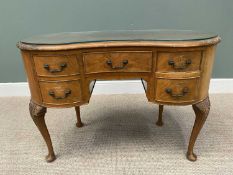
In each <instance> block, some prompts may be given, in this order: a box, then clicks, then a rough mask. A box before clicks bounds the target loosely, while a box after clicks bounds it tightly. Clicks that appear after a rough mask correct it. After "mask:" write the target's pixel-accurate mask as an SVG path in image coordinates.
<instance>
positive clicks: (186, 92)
mask: <svg viewBox="0 0 233 175" xmlns="http://www.w3.org/2000/svg"><path fill="white" fill-rule="evenodd" d="M198 86H199V78H193V79H180V80H177V79H169V80H168V79H158V80H157V86H156V101H160V102H171V103H186V102H192V101H195V100H196V99H197V95H198Z"/></svg>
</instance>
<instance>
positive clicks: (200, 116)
mask: <svg viewBox="0 0 233 175" xmlns="http://www.w3.org/2000/svg"><path fill="white" fill-rule="evenodd" d="M193 110H194V112H195V115H196V119H195V123H194V125H193V130H192V133H191V136H190V140H189V146H188V152H187V159H188V160H190V161H196V160H197V156H196V155H195V154H194V153H193V147H194V144H195V142H196V139H197V136H198V134H199V132H200V130H201V128H202V126H203V125H204V123H205V121H206V119H207V116H208V114H209V111H210V101H209V97H207V98H206V99H205V100H203V101H202V102H200V103H197V104H194V105H193Z"/></svg>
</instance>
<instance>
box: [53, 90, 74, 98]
mask: <svg viewBox="0 0 233 175" xmlns="http://www.w3.org/2000/svg"><path fill="white" fill-rule="evenodd" d="M70 94H71V90H70V89H66V90H65V91H64V95H63V96H56V94H55V92H54V91H53V90H49V95H50V96H51V97H53V98H54V99H56V100H61V99H65V98H67V97H68V96H69V95H70Z"/></svg>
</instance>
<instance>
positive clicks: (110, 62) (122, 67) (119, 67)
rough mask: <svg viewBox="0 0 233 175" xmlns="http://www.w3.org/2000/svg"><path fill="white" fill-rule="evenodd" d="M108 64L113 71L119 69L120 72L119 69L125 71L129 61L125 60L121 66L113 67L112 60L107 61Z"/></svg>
mask: <svg viewBox="0 0 233 175" xmlns="http://www.w3.org/2000/svg"><path fill="white" fill-rule="evenodd" d="M106 64H107V65H108V66H110V67H111V68H112V69H117V70H119V69H124V68H125V66H126V65H127V64H128V60H123V61H122V63H121V66H113V65H112V60H107V61H106Z"/></svg>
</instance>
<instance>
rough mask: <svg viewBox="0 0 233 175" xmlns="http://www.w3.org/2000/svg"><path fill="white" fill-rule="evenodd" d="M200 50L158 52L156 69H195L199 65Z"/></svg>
mask: <svg viewBox="0 0 233 175" xmlns="http://www.w3.org/2000/svg"><path fill="white" fill-rule="evenodd" d="M201 57H202V53H201V51H190V52H158V61H157V71H158V72H159V71H160V72H178V71H185V72H186V71H197V70H200V65H201Z"/></svg>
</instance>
